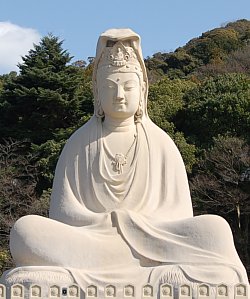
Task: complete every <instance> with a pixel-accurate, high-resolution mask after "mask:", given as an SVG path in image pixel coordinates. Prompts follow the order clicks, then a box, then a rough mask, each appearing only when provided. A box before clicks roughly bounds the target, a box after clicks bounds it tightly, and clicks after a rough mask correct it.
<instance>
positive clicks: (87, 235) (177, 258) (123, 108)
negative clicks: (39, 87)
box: [5, 29, 248, 289]
mask: <svg viewBox="0 0 250 299" xmlns="http://www.w3.org/2000/svg"><path fill="white" fill-rule="evenodd" d="M93 87H94V97H95V98H94V100H95V114H94V116H93V117H92V118H91V119H90V120H89V121H88V122H87V123H86V124H85V125H84V126H83V127H81V128H80V129H78V130H77V131H76V132H75V133H74V134H73V135H72V136H71V138H70V139H69V140H68V142H67V144H66V146H65V147H64V149H63V152H62V154H61V156H60V159H59V161H58V164H57V168H56V173H55V179H54V184H53V192H52V197H51V204H50V218H49V219H47V218H44V217H40V216H35V215H30V216H25V217H23V218H21V219H20V220H18V221H17V222H16V224H15V225H14V227H13V229H12V231H11V235H10V248H11V253H12V256H13V258H14V260H15V262H16V265H17V267H19V268H16V269H22V271H26V272H27V275H28V272H29V271H39V269H40V270H41V269H47V272H51V271H52V272H53V271H59V272H60V271H62V272H63V273H65V271H68V273H69V275H71V276H72V277H73V280H74V281H75V282H76V283H78V284H79V285H80V286H81V287H82V288H83V289H84V288H85V289H86V288H87V286H88V285H90V284H93V285H97V286H100V285H103V286H106V285H109V284H113V285H116V286H117V285H118V286H119V285H123V287H124V286H125V285H126V284H128V283H131V284H132V285H135V288H136V286H140V288H141V287H142V286H143V285H145V284H146V283H150V285H159V283H176V284H178V285H182V284H183V283H188V282H199V283H201V282H202V283H207V284H218V283H221V282H224V283H226V284H233V283H240V282H242V283H247V282H248V280H247V275H246V271H245V269H244V267H243V265H242V263H241V261H240V259H239V257H238V254H237V252H236V250H235V247H234V243H233V237H232V232H231V230H230V227H229V225H228V224H227V222H226V221H225V220H224V219H223V218H221V217H219V216H214V215H204V216H197V217H193V211H192V204H191V199H190V193H189V187H188V181H187V175H186V171H185V167H184V164H183V161H182V158H181V155H180V153H179V151H178V149H177V147H176V146H175V144H174V142H173V141H172V140H171V139H170V137H169V136H168V135H167V134H166V133H165V132H163V131H162V130H161V129H160V128H159V127H157V126H156V125H155V124H154V123H153V122H152V121H151V120H150V119H149V117H148V114H147V92H148V80H147V74H146V69H145V65H144V61H143V56H142V52H141V47H140V37H139V36H138V35H137V34H136V33H134V32H133V31H131V30H130V29H112V30H108V31H106V32H105V33H103V34H102V35H101V36H100V38H99V41H98V45H97V53H96V59H95V67H94V73H93ZM60 269H61V270H60ZM13 271H14V270H12V272H11V274H10V273H8V275H9V276H8V277H10V276H11V275H14V274H13V273H14V272H13ZM47 272H46V273H47ZM5 277H7V276H6V275H5Z"/></svg>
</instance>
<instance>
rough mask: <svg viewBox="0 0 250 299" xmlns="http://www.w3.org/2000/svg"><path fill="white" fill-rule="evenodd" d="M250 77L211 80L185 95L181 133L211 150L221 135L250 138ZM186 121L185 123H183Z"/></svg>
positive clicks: (180, 120) (180, 125)
mask: <svg viewBox="0 0 250 299" xmlns="http://www.w3.org/2000/svg"><path fill="white" fill-rule="evenodd" d="M249 87H250V77H249V76H248V75H244V74H224V75H218V76H216V77H210V78H208V79H206V80H205V81H203V82H201V84H199V85H197V86H196V87H195V88H193V89H192V90H190V91H188V92H187V93H186V94H185V102H186V104H185V107H184V110H182V111H181V112H180V114H179V115H178V119H179V122H178V125H177V127H178V129H179V130H182V131H183V132H184V133H185V135H186V136H189V138H191V140H193V141H195V142H196V144H197V145H199V146H200V145H201V146H205V147H206V146H207V145H209V144H211V143H212V138H213V137H216V136H218V135H219V134H227V133H229V134H231V135H235V136H242V137H245V138H249V131H250V88H249ZM183 120H185V121H183Z"/></svg>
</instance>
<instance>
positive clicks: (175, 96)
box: [148, 78, 196, 172]
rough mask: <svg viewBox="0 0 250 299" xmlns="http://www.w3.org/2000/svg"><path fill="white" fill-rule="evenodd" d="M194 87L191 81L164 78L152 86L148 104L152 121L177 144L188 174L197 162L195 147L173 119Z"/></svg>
mask: <svg viewBox="0 0 250 299" xmlns="http://www.w3.org/2000/svg"><path fill="white" fill-rule="evenodd" d="M194 86H195V83H193V82H191V81H182V80H180V79H175V80H170V79H168V78H164V79H162V80H161V81H159V82H157V83H155V84H152V85H151V86H150V89H149V102H148V110H149V115H150V117H151V119H152V120H153V121H154V122H155V123H156V124H157V125H158V126H159V127H160V128H162V129H163V130H164V131H165V132H167V133H168V134H169V135H170V136H171V137H172V138H173V140H174V141H175V142H176V144H177V146H178V148H179V150H180V152H181V154H182V156H183V159H184V162H185V164H186V169H187V171H188V172H191V170H192V166H193V164H194V163H195V160H196V159H195V146H194V145H192V144H188V143H187V141H186V140H185V137H184V135H183V134H182V133H181V132H176V128H175V125H174V123H173V119H174V117H175V116H176V114H177V112H178V111H180V110H181V109H182V108H183V106H184V101H183V96H184V94H185V93H186V92H187V91H188V90H190V89H192V88H193V87H194Z"/></svg>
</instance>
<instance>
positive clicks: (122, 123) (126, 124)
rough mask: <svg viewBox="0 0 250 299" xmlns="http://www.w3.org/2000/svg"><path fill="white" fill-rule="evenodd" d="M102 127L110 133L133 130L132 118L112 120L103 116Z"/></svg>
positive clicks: (133, 122)
mask: <svg viewBox="0 0 250 299" xmlns="http://www.w3.org/2000/svg"><path fill="white" fill-rule="evenodd" d="M103 127H104V128H105V129H106V130H108V131H110V132H126V131H130V130H131V129H133V128H135V121H134V116H131V117H129V118H126V119H114V118H110V117H108V116H105V119H104V121H103Z"/></svg>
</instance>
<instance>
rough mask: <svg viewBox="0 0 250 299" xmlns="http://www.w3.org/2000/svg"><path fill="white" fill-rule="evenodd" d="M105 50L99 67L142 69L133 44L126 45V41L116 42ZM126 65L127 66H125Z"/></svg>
mask: <svg viewBox="0 0 250 299" xmlns="http://www.w3.org/2000/svg"><path fill="white" fill-rule="evenodd" d="M112 45H113V46H109V43H108V42H107V47H106V48H105V49H104V50H103V53H102V56H101V58H100V61H99V64H98V69H100V68H102V67H106V69H107V68H112V67H115V68H123V71H126V70H127V71H131V69H133V68H134V70H136V71H138V70H139V71H142V70H141V66H140V63H139V61H138V58H137V56H136V53H135V51H134V49H133V48H132V47H131V46H125V45H124V42H121V41H119V42H116V43H114V44H112ZM124 67H125V68H124Z"/></svg>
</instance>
